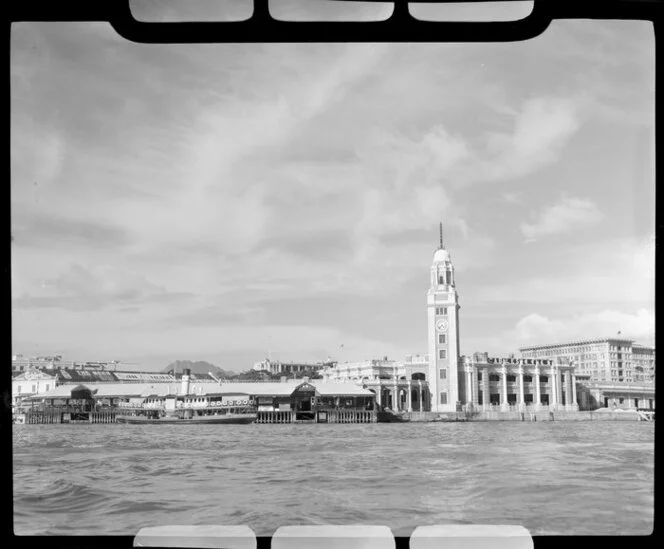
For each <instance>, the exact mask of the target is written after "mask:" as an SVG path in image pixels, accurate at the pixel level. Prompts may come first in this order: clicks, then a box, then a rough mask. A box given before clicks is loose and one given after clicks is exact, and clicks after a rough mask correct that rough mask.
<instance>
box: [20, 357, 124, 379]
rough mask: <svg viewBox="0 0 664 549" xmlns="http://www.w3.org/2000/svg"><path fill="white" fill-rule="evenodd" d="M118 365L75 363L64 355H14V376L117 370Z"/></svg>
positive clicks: (96, 362) (116, 362) (116, 363)
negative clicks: (28, 373)
mask: <svg viewBox="0 0 664 549" xmlns="http://www.w3.org/2000/svg"><path fill="white" fill-rule="evenodd" d="M118 364H119V362H118V361H116V360H111V361H107V362H99V361H87V362H75V361H73V360H64V359H63V357H62V355H54V356H32V357H24V356H23V355H22V354H16V355H12V375H13V374H17V373H20V372H26V371H28V370H53V369H70V370H72V369H76V368H83V369H85V370H111V369H112V370H115V369H117V366H118Z"/></svg>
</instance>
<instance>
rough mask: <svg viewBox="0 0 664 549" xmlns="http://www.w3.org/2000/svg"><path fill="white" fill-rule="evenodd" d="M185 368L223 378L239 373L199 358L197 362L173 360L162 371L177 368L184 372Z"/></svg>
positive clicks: (196, 372)
mask: <svg viewBox="0 0 664 549" xmlns="http://www.w3.org/2000/svg"><path fill="white" fill-rule="evenodd" d="M185 368H188V369H189V370H191V373H192V374H207V373H212V375H214V376H216V377H221V378H230V377H233V376H235V375H237V374H236V373H235V372H233V371H231V370H224V369H222V368H219V366H215V365H214V364H210V363H209V362H205V361H204V360H197V361H195V362H194V361H192V360H176V361H175V362H171V363H170V364H169V365H168V366H166V368H164V369H163V370H162V372H164V373H167V372H171V371H172V370H175V371H176V372H179V373H182V370H184V369H185Z"/></svg>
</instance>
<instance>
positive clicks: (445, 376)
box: [440, 368, 447, 379]
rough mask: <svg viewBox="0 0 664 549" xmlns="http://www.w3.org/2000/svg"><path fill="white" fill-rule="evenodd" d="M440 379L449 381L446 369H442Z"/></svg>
mask: <svg viewBox="0 0 664 549" xmlns="http://www.w3.org/2000/svg"><path fill="white" fill-rule="evenodd" d="M440 379H447V370H446V369H445V368H441V369H440Z"/></svg>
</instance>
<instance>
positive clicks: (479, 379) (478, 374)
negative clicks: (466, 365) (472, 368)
mask: <svg viewBox="0 0 664 549" xmlns="http://www.w3.org/2000/svg"><path fill="white" fill-rule="evenodd" d="M477 381H482V372H477Z"/></svg>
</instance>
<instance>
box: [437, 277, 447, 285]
mask: <svg viewBox="0 0 664 549" xmlns="http://www.w3.org/2000/svg"><path fill="white" fill-rule="evenodd" d="M438 284H445V281H444V280H443V277H442V276H439V277H438Z"/></svg>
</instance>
